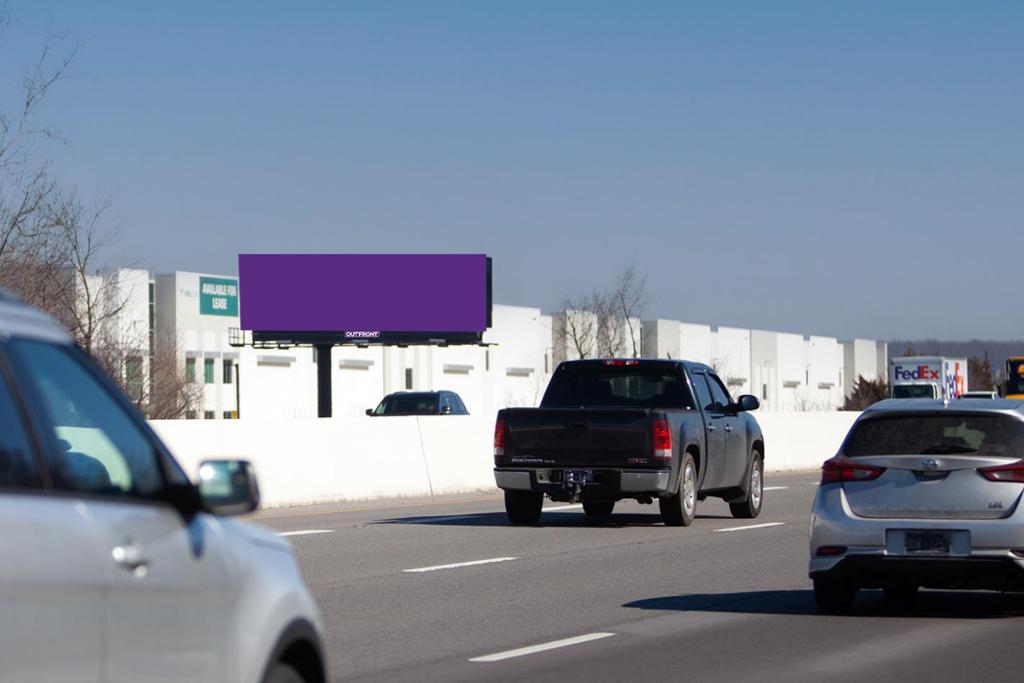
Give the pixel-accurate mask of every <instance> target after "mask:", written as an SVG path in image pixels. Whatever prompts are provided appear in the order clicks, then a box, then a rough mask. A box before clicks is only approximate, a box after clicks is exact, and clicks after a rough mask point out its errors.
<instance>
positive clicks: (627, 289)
mask: <svg viewBox="0 0 1024 683" xmlns="http://www.w3.org/2000/svg"><path fill="white" fill-rule="evenodd" d="M610 298H611V304H612V306H613V309H614V316H615V317H616V318H617V319H618V320H619V321H620V323H621V325H620V327H619V329H620V330H621V331H622V332H624V333H625V336H626V339H625V344H626V346H627V347H628V349H627V350H629V351H631V352H632V354H633V358H639V357H640V330H639V329H635V325H636V324H637V321H639V320H640V318H641V316H642V315H643V313H644V310H645V309H646V308H647V304H648V303H649V302H650V296H649V295H648V294H647V276H646V275H640V274H638V273H637V271H636V267H635V266H634V265H633V264H630V265H628V266H626V267H625V268H624V269H623V270H622V272H621V273H619V276H618V278H617V279H616V281H615V287H614V289H613V290H612V292H611V297H610Z"/></svg>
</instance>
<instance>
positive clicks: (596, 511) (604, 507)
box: [583, 500, 615, 517]
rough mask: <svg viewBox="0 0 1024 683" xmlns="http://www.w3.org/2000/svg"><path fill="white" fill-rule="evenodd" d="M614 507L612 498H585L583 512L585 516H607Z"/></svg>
mask: <svg viewBox="0 0 1024 683" xmlns="http://www.w3.org/2000/svg"><path fill="white" fill-rule="evenodd" d="M614 509H615V501H614V500H585V501H583V512H584V513H586V515H587V517H607V516H608V515H610V514H612V510H614Z"/></svg>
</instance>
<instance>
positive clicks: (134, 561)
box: [110, 543, 149, 572]
mask: <svg viewBox="0 0 1024 683" xmlns="http://www.w3.org/2000/svg"><path fill="white" fill-rule="evenodd" d="M110 555H111V557H113V558H114V564H116V565H117V566H119V567H122V568H124V569H127V570H128V571H130V572H135V571H138V570H140V569H145V568H146V567H148V566H149V560H147V559H146V558H144V557H143V556H142V550H141V549H140V548H139V546H137V545H135V544H134V543H126V544H125V545H119V546H116V547H115V548H114V549H113V550H112V551H111V553H110Z"/></svg>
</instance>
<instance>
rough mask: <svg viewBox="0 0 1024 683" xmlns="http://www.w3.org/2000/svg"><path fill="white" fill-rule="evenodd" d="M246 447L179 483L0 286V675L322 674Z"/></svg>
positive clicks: (90, 370) (152, 445) (150, 441)
mask: <svg viewBox="0 0 1024 683" xmlns="http://www.w3.org/2000/svg"><path fill="white" fill-rule="evenodd" d="M258 498H259V494H258V491H257V488H256V482H255V480H254V478H253V476H252V472H251V470H250V468H249V465H248V463H246V462H244V461H209V462H206V463H204V464H203V465H202V466H201V467H200V471H199V485H198V486H196V485H193V484H192V483H191V482H190V481H189V479H188V477H187V476H186V475H185V474H184V473H183V471H182V470H181V468H180V466H179V465H178V464H177V463H176V462H175V461H174V459H173V458H172V457H171V454H170V453H169V452H168V451H167V449H166V448H165V447H164V446H163V444H161V443H160V440H159V439H158V438H157V437H156V435H155V434H154V433H153V431H152V430H151V429H150V428H149V426H148V425H147V424H146V422H145V420H143V419H142V417H141V416H140V415H139V414H138V412H137V411H136V410H135V409H134V408H133V407H132V405H131V404H130V403H129V402H128V401H127V400H126V399H125V398H124V397H123V396H122V395H121V394H120V392H118V390H117V389H116V388H115V387H114V386H113V384H112V383H110V382H109V381H108V380H107V379H106V378H105V377H104V376H103V374H102V372H101V371H99V370H98V369H97V368H96V367H95V366H94V365H93V364H92V362H91V361H90V360H89V359H88V358H87V357H86V354H84V353H83V352H82V351H80V350H79V349H78V348H77V347H75V346H74V344H73V343H72V340H71V338H70V337H69V336H68V334H67V333H66V332H65V331H64V330H63V329H62V328H60V327H59V326H58V325H57V324H56V323H55V322H53V321H52V320H51V319H50V318H48V317H47V316H45V315H43V314H42V313H39V312H38V311H35V310H34V309H32V308H29V307H27V306H24V305H22V304H20V303H18V302H17V301H15V300H12V299H11V298H10V297H9V296H6V295H3V294H0V557H2V561H0V605H3V619H2V621H0V681H3V682H5V683H6V682H11V683H23V682H25V681H37V682H50V681H53V682H54V683H73V682H83V683H84V682H85V681H89V682H95V681H112V682H113V681H124V682H125V683H128V682H131V683H142V682H151V683H156V682H157V681H160V682H167V683H182V682H183V681H189V682H190V683H199V682H200V681H208V682H210V683H214V682H217V683H220V682H224V681H232V682H238V683H243V682H244V683H322V682H323V681H324V680H326V673H325V671H324V663H323V662H324V659H323V656H322V653H321V645H320V643H321V640H322V638H321V634H322V627H321V624H320V616H319V613H318V612H317V609H316V605H315V604H314V602H313V599H312V597H311V596H310V594H309V592H308V591H307V590H306V587H305V585H304V584H303V581H302V577H301V575H300V573H299V569H298V566H297V565H296V562H295V558H294V557H293V555H292V553H291V550H290V548H289V546H288V544H287V543H286V542H284V541H283V540H281V539H279V538H278V537H277V536H275V535H274V534H272V533H270V532H269V531H265V530H263V529H260V528H258V527H255V526H251V525H248V524H244V523H240V522H236V521H232V520H229V519H225V518H223V517H220V516H218V515H225V514H238V513H243V512H248V511H251V510H253V509H255V507H256V505H257V504H258Z"/></svg>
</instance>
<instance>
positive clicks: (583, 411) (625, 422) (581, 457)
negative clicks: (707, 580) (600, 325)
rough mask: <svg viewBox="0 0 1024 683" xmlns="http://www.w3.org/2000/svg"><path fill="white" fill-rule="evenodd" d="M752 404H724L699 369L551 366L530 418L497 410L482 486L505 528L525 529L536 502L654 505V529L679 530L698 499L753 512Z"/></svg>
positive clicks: (523, 411) (604, 363)
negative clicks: (657, 520) (658, 519)
mask: <svg viewBox="0 0 1024 683" xmlns="http://www.w3.org/2000/svg"><path fill="white" fill-rule="evenodd" d="M758 407H759V402H758V400H757V398H756V397H754V396H749V395H745V396H740V397H739V399H738V400H736V401H733V400H732V398H730V396H729V392H728V391H727V390H726V388H725V385H724V384H723V383H722V381H721V380H720V379H719V378H718V376H717V375H716V374H715V372H714V370H712V369H711V368H710V367H708V366H707V365H703V364H701V363H691V362H688V361H678V360H646V359H641V360H633V359H629V360H618V359H610V360H580V361H567V362H564V363H561V364H560V365H559V366H558V368H557V369H556V370H555V373H554V375H553V376H552V378H551V382H550V383H549V384H548V388H547V391H546V392H545V393H544V398H543V400H542V401H541V404H540V407H539V408H506V409H505V410H501V411H499V412H498V419H497V422H496V424H495V428H494V478H495V481H496V482H497V484H498V488H501V489H503V490H504V491H505V511H506V513H507V514H508V518H509V521H510V522H512V523H513V524H536V523H537V521H538V520H539V519H540V514H541V507H542V505H543V503H544V496H545V495H547V496H548V497H549V498H551V499H552V500H555V501H562V502H572V503H576V502H582V503H583V510H584V512H585V513H586V514H587V515H588V516H606V515H610V514H611V512H612V509H613V508H614V507H615V503H616V501H619V500H622V499H624V498H633V499H635V500H638V501H639V502H641V503H653V502H654V499H655V498H656V499H657V500H658V503H659V507H660V509H661V516H662V519H663V520H664V522H665V524H666V525H670V526H688V525H689V524H690V523H691V522H692V521H693V517H694V513H695V511H696V507H697V501H698V500H704V498H706V497H707V496H715V497H718V498H722V499H724V500H726V501H727V502H728V503H729V508H730V510H731V511H732V514H733V516H734V517H742V518H753V517H757V515H758V514H759V513H760V512H761V503H762V501H763V499H764V496H763V482H764V476H763V475H764V437H763V436H762V435H761V428H760V427H759V426H758V424H757V420H755V419H754V417H753V416H752V415H749V414H748V412H749V411H751V410H756V409H757V408H758Z"/></svg>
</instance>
